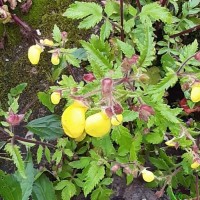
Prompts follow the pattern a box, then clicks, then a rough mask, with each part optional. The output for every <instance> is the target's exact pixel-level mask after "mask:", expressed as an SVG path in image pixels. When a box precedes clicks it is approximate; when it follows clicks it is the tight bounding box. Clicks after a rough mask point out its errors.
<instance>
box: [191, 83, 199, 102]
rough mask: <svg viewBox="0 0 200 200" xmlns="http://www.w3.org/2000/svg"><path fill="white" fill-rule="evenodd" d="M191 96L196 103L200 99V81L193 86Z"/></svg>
mask: <svg viewBox="0 0 200 200" xmlns="http://www.w3.org/2000/svg"><path fill="white" fill-rule="evenodd" d="M190 98H191V100H192V101H193V102H195V103H196V102H199V101H200V83H195V84H194V85H193V86H192V90H191V96H190Z"/></svg>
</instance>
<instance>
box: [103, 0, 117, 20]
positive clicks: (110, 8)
mask: <svg viewBox="0 0 200 200" xmlns="http://www.w3.org/2000/svg"><path fill="white" fill-rule="evenodd" d="M104 11H105V12H106V14H107V16H108V17H110V16H111V15H114V14H118V13H119V11H120V7H119V4H118V3H117V2H115V1H110V0H109V1H107V2H106V5H105V9H104Z"/></svg>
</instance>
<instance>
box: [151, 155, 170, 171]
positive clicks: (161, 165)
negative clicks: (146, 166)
mask: <svg viewBox="0 0 200 200" xmlns="http://www.w3.org/2000/svg"><path fill="white" fill-rule="evenodd" d="M149 160H150V162H151V163H152V164H153V165H154V166H155V167H157V168H158V169H159V170H166V171H167V170H168V169H169V166H168V165H167V163H166V162H165V161H164V160H163V159H161V158H154V157H149Z"/></svg>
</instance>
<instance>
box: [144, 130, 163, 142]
mask: <svg viewBox="0 0 200 200" xmlns="http://www.w3.org/2000/svg"><path fill="white" fill-rule="evenodd" d="M144 138H145V140H146V141H147V142H148V143H151V144H160V143H161V142H162V141H163V139H164V135H163V133H162V132H160V131H159V130H154V132H151V133H148V134H147V135H145V137H144Z"/></svg>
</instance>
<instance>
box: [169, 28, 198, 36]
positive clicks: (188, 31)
mask: <svg viewBox="0 0 200 200" xmlns="http://www.w3.org/2000/svg"><path fill="white" fill-rule="evenodd" d="M198 29H200V25H197V26H195V27H193V28H190V29H187V30H185V31H181V32H180V33H176V34H173V35H170V38H175V37H177V36H181V35H184V34H186V33H191V32H193V31H196V30H198Z"/></svg>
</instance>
